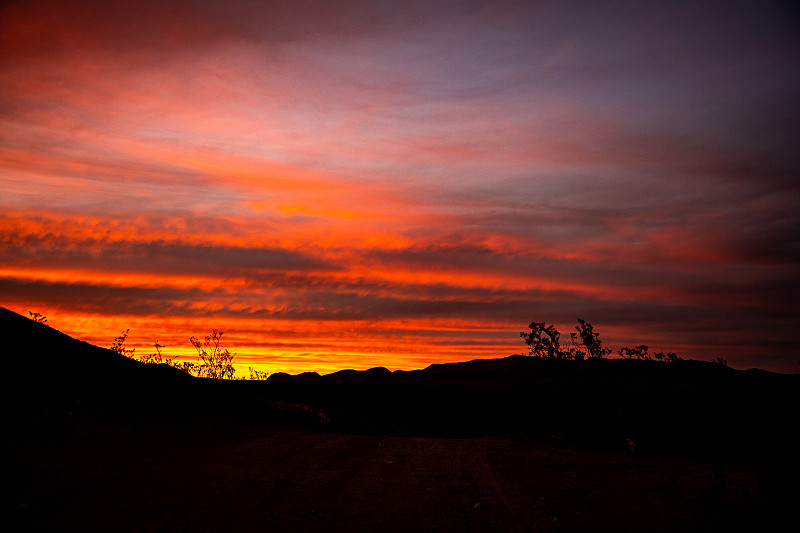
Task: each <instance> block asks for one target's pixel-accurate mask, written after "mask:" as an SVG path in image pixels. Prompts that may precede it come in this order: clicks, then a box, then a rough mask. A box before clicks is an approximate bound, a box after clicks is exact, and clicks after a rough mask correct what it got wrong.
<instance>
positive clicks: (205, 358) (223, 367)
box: [189, 329, 236, 379]
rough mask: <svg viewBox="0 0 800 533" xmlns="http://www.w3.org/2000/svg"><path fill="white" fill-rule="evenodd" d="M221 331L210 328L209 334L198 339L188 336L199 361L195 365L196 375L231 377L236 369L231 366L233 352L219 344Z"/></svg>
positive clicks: (234, 354) (219, 377) (220, 377)
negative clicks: (202, 338)
mask: <svg viewBox="0 0 800 533" xmlns="http://www.w3.org/2000/svg"><path fill="white" fill-rule="evenodd" d="M221 339H222V332H221V331H217V330H215V329H212V330H211V335H207V336H206V337H205V339H204V340H202V341H200V340H199V339H196V338H195V337H189V342H191V343H192V346H194V347H195V349H196V350H197V356H198V357H199V358H200V362H199V363H198V364H197V365H196V366H195V369H196V370H197V375H198V376H199V377H203V378H215V379H233V375H234V374H235V373H236V369H235V368H234V367H233V358H234V357H235V356H236V353H235V352H231V351H230V350H228V349H227V348H225V347H223V346H222V344H220V342H221Z"/></svg>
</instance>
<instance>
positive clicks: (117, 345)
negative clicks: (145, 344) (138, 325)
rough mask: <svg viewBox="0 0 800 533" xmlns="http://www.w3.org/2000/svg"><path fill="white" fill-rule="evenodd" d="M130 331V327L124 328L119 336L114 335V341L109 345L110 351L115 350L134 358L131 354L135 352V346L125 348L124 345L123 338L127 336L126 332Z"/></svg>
mask: <svg viewBox="0 0 800 533" xmlns="http://www.w3.org/2000/svg"><path fill="white" fill-rule="evenodd" d="M130 331H131V330H130V329H126V330H125V331H123V332H122V335H120V336H119V337H114V343H113V344H112V345H111V351H112V352H117V353H118V354H120V355H124V356H125V357H130V358H131V359H136V358H135V357H134V355H133V354H134V353H135V352H136V348H125V346H124V344H125V340H126V339H127V338H128V333H130Z"/></svg>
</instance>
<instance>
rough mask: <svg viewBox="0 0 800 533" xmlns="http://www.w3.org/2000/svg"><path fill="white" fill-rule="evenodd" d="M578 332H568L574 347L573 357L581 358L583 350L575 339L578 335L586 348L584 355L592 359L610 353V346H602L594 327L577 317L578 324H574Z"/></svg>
mask: <svg viewBox="0 0 800 533" xmlns="http://www.w3.org/2000/svg"><path fill="white" fill-rule="evenodd" d="M575 329H576V330H577V331H578V333H570V334H569V335H570V338H571V339H572V344H573V346H574V349H575V356H573V359H579V358H580V359H582V358H583V355H584V354H583V351H582V349H581V348H580V347H579V346H578V345H577V343H576V339H577V337H579V336H580V338H581V344H582V345H583V347H584V348H585V349H586V356H587V357H589V358H592V359H599V358H602V357H605V356H606V355H608V354H610V353H611V349H610V348H603V342H602V341H601V340H600V334H599V333H596V332H595V331H594V327H593V326H592V325H591V324H589V323H588V322H586V321H585V320H582V319H580V318H579V319H578V325H577V326H575Z"/></svg>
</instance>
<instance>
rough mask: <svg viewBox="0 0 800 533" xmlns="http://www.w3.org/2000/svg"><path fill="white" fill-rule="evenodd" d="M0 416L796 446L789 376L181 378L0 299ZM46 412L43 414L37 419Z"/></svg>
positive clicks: (524, 364)
mask: <svg viewBox="0 0 800 533" xmlns="http://www.w3.org/2000/svg"><path fill="white" fill-rule="evenodd" d="M0 335H2V339H3V342H2V352H3V362H4V365H5V370H6V373H5V380H6V383H7V384H8V386H7V387H6V388H5V393H4V396H5V398H4V402H3V409H4V410H5V411H6V419H7V420H11V421H13V422H14V423H16V424H18V425H22V426H25V425H31V424H46V423H50V422H52V421H57V420H60V419H61V418H63V417H81V416H82V417H136V418H139V419H151V418H164V417H168V418H172V419H181V418H182V417H184V418H185V417H195V418H196V417H228V418H233V419H237V420H240V421H246V422H248V423H259V424H262V423H268V424H274V423H278V424H290V425H291V424H301V425H305V426H313V427H316V428H319V429H322V430H326V431H344V432H354V433H381V434H397V435H439V436H474V435H482V434H489V433H526V434H532V435H540V436H550V437H552V438H554V439H557V440H564V439H566V440H569V441H572V442H576V443H581V442H585V443H594V444H599V445H603V446H620V447H622V446H628V445H630V443H634V445H635V446H636V447H637V448H638V449H639V450H653V451H676V452H680V453H701V452H702V453H705V452H708V451H710V450H720V449H723V450H725V451H726V453H731V454H735V455H739V456H743V457H744V456H752V455H753V454H759V453H763V452H764V451H765V449H771V450H772V451H773V452H774V451H775V450H778V449H780V450H784V451H785V452H786V453H790V452H789V450H790V449H796V448H794V447H796V446H797V444H799V443H798V441H797V437H796V436H795V435H794V434H795V429H796V427H795V426H796V424H797V416H798V408H800V375H785V374H776V373H771V372H767V371H763V370H757V369H751V370H735V369H732V368H729V367H726V366H723V365H720V364H717V363H710V362H702V361H678V362H673V363H664V362H658V361H638V360H622V359H610V360H609V359H603V360H587V361H562V360H549V359H538V358H532V357H527V356H520V355H515V356H510V357H505V358H499V359H482V360H474V361H468V362H463V363H447V364H435V365H431V366H429V367H428V368H426V369H424V370H415V371H394V372H391V371H389V370H387V369H385V368H373V369H370V370H365V371H356V370H342V371H339V372H334V373H332V374H328V375H323V376H321V375H319V374H316V373H303V374H299V375H294V376H292V375H288V374H283V373H278V374H274V375H272V376H270V377H269V379H268V380H266V381H221V380H208V379H200V378H194V377H191V376H189V375H187V374H185V373H183V372H181V371H179V370H176V369H174V368H172V367H169V366H167V365H146V364H143V363H140V362H138V361H134V360H131V359H129V358H126V357H124V356H122V355H120V354H118V353H115V352H113V351H111V350H108V349H104V348H99V347H96V346H92V345H90V344H87V343H85V342H82V341H79V340H75V339H73V338H71V337H69V336H67V335H65V334H63V333H61V332H59V331H56V330H55V329H52V328H51V327H49V326H47V325H44V324H39V323H36V322H34V321H33V320H30V319H28V318H26V317H23V316H21V315H18V314H16V313H13V312H11V311H9V310H7V309H4V308H0ZM48 421H49V422H48Z"/></svg>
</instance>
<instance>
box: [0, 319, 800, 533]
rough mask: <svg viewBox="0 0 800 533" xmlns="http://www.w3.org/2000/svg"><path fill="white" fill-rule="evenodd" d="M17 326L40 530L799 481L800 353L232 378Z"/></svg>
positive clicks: (507, 361)
mask: <svg viewBox="0 0 800 533" xmlns="http://www.w3.org/2000/svg"><path fill="white" fill-rule="evenodd" d="M0 334H2V335H3V338H4V339H5V343H4V355H5V359H4V361H5V363H6V370H7V373H6V381H7V385H8V386H7V387H4V398H3V411H4V420H5V421H6V422H5V425H6V429H8V430H9V431H8V433H9V434H10V435H11V437H10V438H9V439H8V440H9V442H10V444H9V445H8V448H9V454H7V457H10V459H11V462H10V464H7V465H6V466H5V467H4V476H5V478H6V479H8V480H9V483H8V487H9V489H8V490H9V491H10V493H9V494H8V495H6V496H7V497H6V500H7V501H10V502H11V505H12V507H14V511H15V514H16V515H18V516H19V518H20V520H21V523H22V524H26V525H27V526H26V527H27V528H28V529H30V530H55V529H58V530H64V531H91V530H96V531H103V530H110V529H114V530H126V531H141V530H174V531H218V530H229V531H251V530H261V529H263V528H267V529H270V528H272V529H277V530H285V531H292V530H305V531H337V530H376V529H381V530H387V531H407V530H419V529H426V528H427V529H430V530H442V529H453V530H464V531H469V530H472V531H502V530H517V529H537V530H552V531H556V530H561V531H605V530H609V528H611V529H614V530H616V531H659V530H661V531H670V530H682V531H709V530H720V531H723V530H724V531H735V530H743V531H744V530H752V529H753V528H759V529H763V527H764V526H765V524H767V525H768V524H773V523H775V524H777V523H778V518H776V517H781V516H782V515H783V514H785V511H786V510H787V509H790V508H791V506H792V505H793V502H795V501H796V498H797V489H796V488H795V487H796V480H797V476H798V475H800V467H798V457H797V453H796V450H797V449H798V445H799V444H800V440H798V436H797V435H796V433H797V432H796V421H797V413H798V407H800V401H799V400H800V376H798V375H784V374H775V373H771V372H766V371H762V370H757V369H751V370H735V369H732V368H729V367H726V366H722V365H720V364H716V363H710V362H701V361H676V362H672V363H664V362H659V361H640V360H622V359H612V360H607V359H598V360H586V361H564V360H550V359H538V358H532V357H527V356H520V355H517V356H510V357H505V358H499V359H484V360H474V361H468V362H462V363H446V364H434V365H431V366H429V367H428V368H425V369H422V370H414V371H394V372H391V371H389V370H388V369H386V368H381V367H378V368H373V369H369V370H365V371H356V370H342V371H339V372H334V373H332V374H328V375H319V374H316V373H311V372H308V373H304V374H299V375H295V376H292V375H288V374H283V373H278V374H275V375H272V376H270V377H269V379H268V380H266V381H230V380H213V379H201V378H195V377H192V376H189V375H187V374H185V373H183V372H182V371H179V370H176V369H174V368H172V367H169V366H167V365H153V364H150V365H146V364H143V363H140V362H137V361H134V360H131V359H128V358H126V357H124V356H122V355H120V354H118V353H116V352H113V351H111V350H108V349H104V348H99V347H96V346H92V345H90V344H87V343H85V342H82V341H78V340H75V339H73V338H71V337H69V336H67V335H64V334H63V333H60V332H58V331H56V330H54V329H52V328H50V327H48V326H46V325H43V324H39V323H36V322H34V321H32V320H30V319H28V318H26V317H22V316H20V315H18V314H16V313H13V312H11V311H9V310H7V309H2V308H0ZM454 437H455V438H454ZM554 469H555V470H554ZM564 476H567V478H568V479H569V480H570V481H569V482H566V481H564V480H565V479H567V478H565V477H564ZM312 480H313V482H312ZM564 483H566V485H565V484H564ZM226 487H227V488H226ZM231 487H232V488H231ZM565 487H566V488H565ZM576 491H577V492H576ZM512 493H513V494H515V495H516V496H515V497H514V498H513V499H512V498H511V497H510V496H509V494H512ZM555 494H561V496H558V497H555V496H554V495H555ZM209 495H211V496H213V498H212V500H211V501H210V502H208V503H207V504H206V505H205V506H203V507H202V508H198V507H197V505H196V503H193V502H196V501H206V500H207V498H208V497H209ZM578 495H582V496H580V497H579V496H578ZM165 501H168V502H172V506H171V507H164V505H165V504H164V503H163V502H165ZM623 501H624V504H623ZM402 502H406V503H402ZM543 502H545V503H543ZM192 505H194V507H192ZM479 511H480V512H479ZM255 516H258V519H256V518H255ZM23 529H24V528H23Z"/></svg>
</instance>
